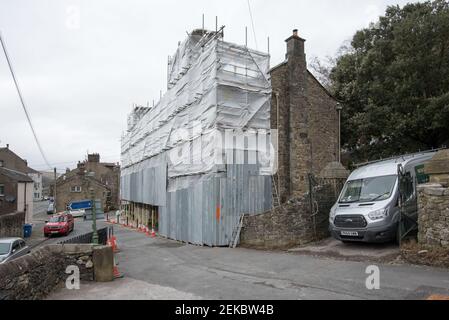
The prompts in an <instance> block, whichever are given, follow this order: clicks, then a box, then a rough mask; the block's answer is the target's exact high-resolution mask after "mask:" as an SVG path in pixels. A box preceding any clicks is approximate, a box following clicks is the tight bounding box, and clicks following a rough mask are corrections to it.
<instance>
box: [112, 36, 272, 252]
mask: <svg viewBox="0 0 449 320" xmlns="http://www.w3.org/2000/svg"><path fill="white" fill-rule="evenodd" d="M268 71H269V56H268V55H267V54H264V53H260V52H257V51H253V50H249V49H248V48H246V47H244V46H238V45H234V44H231V43H227V42H224V41H222V39H221V38H218V37H216V35H214V33H210V34H206V35H205V36H202V35H201V34H198V33H196V35H191V36H189V37H188V38H187V40H186V41H184V42H183V43H182V44H180V46H179V48H178V50H177V52H176V54H175V55H174V57H173V59H172V64H171V68H170V72H169V79H168V91H167V93H166V94H165V95H164V96H163V97H162V99H161V101H159V103H158V104H157V105H156V106H154V107H153V108H149V109H145V108H135V109H134V112H136V114H135V115H131V116H130V117H129V119H130V121H129V128H128V132H127V133H126V135H124V136H123V139H122V173H121V197H122V199H123V200H128V201H133V202H138V203H145V204H150V205H153V206H158V207H159V233H160V234H161V235H163V236H166V237H169V238H173V239H175V240H181V241H186V242H191V243H196V244H205V245H210V246H224V245H228V244H229V243H230V241H231V239H232V237H233V233H234V231H235V228H236V226H237V225H238V223H239V219H240V215H241V214H243V213H245V214H257V213H261V212H264V211H266V210H268V209H270V208H271V205H272V190H271V175H272V174H273V172H274V167H273V166H275V161H276V160H275V159H274V157H273V155H275V152H274V150H273V142H276V137H274V135H273V134H272V132H271V131H270V100H271V83H270V80H269V78H268V77H269V76H268ZM143 110H144V111H143ZM273 160H274V161H273Z"/></svg>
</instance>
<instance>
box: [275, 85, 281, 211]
mask: <svg viewBox="0 0 449 320" xmlns="http://www.w3.org/2000/svg"><path fill="white" fill-rule="evenodd" d="M275 96H276V130H277V149H278V150H277V152H278V161H277V162H278V197H280V195H279V193H280V192H281V182H280V180H281V179H280V177H279V92H278V91H276V92H275ZM278 201H279V202H280V199H278ZM279 205H280V203H279Z"/></svg>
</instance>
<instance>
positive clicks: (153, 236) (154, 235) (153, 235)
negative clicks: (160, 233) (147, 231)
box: [151, 228, 156, 238]
mask: <svg viewBox="0 0 449 320" xmlns="http://www.w3.org/2000/svg"><path fill="white" fill-rule="evenodd" d="M155 237H156V232H154V228H151V238H155Z"/></svg>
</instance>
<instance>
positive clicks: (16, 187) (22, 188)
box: [0, 167, 34, 223]
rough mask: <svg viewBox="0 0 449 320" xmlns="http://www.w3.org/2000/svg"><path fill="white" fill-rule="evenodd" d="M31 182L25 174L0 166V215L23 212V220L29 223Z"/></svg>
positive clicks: (31, 200)
mask: <svg viewBox="0 0 449 320" xmlns="http://www.w3.org/2000/svg"><path fill="white" fill-rule="evenodd" d="M33 184H34V182H33V180H32V179H31V178H30V177H29V176H27V175H26V174H24V173H22V172H18V171H15V170H11V169H7V168H3V167H0V215H6V214H10V213H14V212H25V213H26V215H25V222H27V223H31V222H32V217H33Z"/></svg>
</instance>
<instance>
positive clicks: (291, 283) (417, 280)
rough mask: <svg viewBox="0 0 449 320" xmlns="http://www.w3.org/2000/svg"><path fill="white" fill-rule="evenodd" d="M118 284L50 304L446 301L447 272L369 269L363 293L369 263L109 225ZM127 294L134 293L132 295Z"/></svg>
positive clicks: (57, 295) (68, 294) (86, 287)
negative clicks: (372, 282) (375, 285)
mask: <svg viewBox="0 0 449 320" xmlns="http://www.w3.org/2000/svg"><path fill="white" fill-rule="evenodd" d="M115 235H116V236H117V239H118V247H119V249H120V252H119V253H117V254H116V260H117V261H118V262H119V265H118V267H119V270H120V272H122V273H123V275H124V278H123V279H117V280H115V281H114V282H111V283H108V284H99V283H88V284H82V285H81V288H80V290H72V291H70V290H67V289H65V288H60V289H59V290H57V291H55V292H54V293H53V294H51V295H50V296H49V297H48V298H49V299H104V298H109V299H129V300H132V299H172V298H175V297H176V299H178V297H181V298H179V299H183V298H185V299H219V300H220V299H227V300H242V299H255V300H260V299H268V300H277V299H286V300H297V299H325V300H326V299H345V300H346V299H376V300H377V299H393V300H394V299H427V298H429V297H430V296H433V297H438V296H449V270H447V269H439V268H432V267H425V266H413V265H407V264H403V263H400V262H398V263H395V264H391V263H390V264H386V263H375V265H376V266H377V267H378V268H379V272H380V273H379V276H380V277H379V283H380V288H379V289H378V290H369V289H367V287H366V282H367V278H368V276H369V275H370V274H367V267H369V266H372V265H373V262H368V261H350V260H345V259H335V258H333V257H325V256H313V255H310V254H301V253H298V252H280V251H277V252H271V251H258V250H251V249H243V248H236V249H230V248H209V247H201V246H193V245H188V244H185V243H180V242H176V241H172V240H168V239H163V238H150V237H148V236H146V235H145V234H143V233H138V232H136V231H134V230H130V229H128V228H124V227H121V226H115ZM134 288H136V289H135V290H134Z"/></svg>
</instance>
